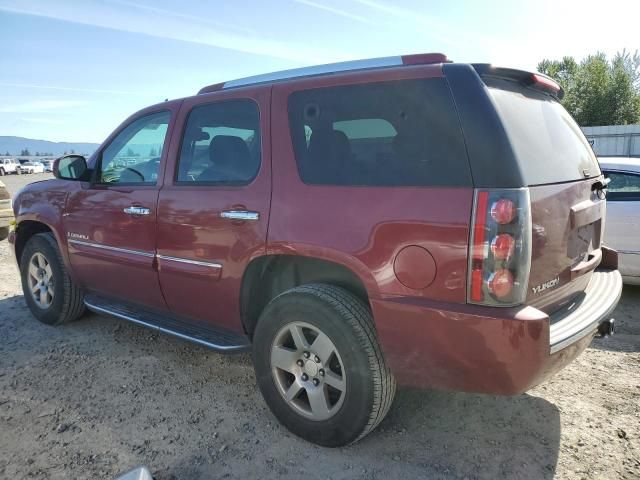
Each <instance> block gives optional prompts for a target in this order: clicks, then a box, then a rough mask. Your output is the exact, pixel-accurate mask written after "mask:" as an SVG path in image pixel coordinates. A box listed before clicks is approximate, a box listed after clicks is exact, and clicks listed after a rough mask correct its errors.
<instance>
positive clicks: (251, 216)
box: [220, 210, 260, 221]
mask: <svg viewBox="0 0 640 480" xmlns="http://www.w3.org/2000/svg"><path fill="white" fill-rule="evenodd" d="M220 216H221V217H222V218H228V219H230V220H250V221H256V220H260V212H253V211H250V210H223V211H222V212H220Z"/></svg>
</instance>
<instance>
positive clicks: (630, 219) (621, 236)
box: [598, 157, 640, 285]
mask: <svg viewBox="0 0 640 480" xmlns="http://www.w3.org/2000/svg"><path fill="white" fill-rule="evenodd" d="M598 160H599V161H600V168H601V170H602V172H603V173H604V175H605V177H607V178H609V179H610V180H611V181H610V183H609V185H608V188H607V223H606V225H605V233H604V243H605V244H606V245H608V246H610V247H611V248H614V249H615V250H617V251H618V268H619V269H620V273H621V274H622V279H623V280H624V282H625V283H629V284H634V285H640V158H633V157H600V158H599V159H598Z"/></svg>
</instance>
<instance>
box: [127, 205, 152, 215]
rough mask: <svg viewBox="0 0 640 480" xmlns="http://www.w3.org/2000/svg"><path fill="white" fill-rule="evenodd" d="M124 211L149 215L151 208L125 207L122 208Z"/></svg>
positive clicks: (129, 213)
mask: <svg viewBox="0 0 640 480" xmlns="http://www.w3.org/2000/svg"><path fill="white" fill-rule="evenodd" d="M123 212H124V213H126V214H128V215H149V214H150V213H151V209H149V208H145V207H134V206H131V207H127V208H125V209H124V210H123Z"/></svg>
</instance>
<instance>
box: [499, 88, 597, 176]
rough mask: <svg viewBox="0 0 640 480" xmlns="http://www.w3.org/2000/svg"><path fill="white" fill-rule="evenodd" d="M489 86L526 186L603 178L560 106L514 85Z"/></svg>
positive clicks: (573, 125)
mask: <svg viewBox="0 0 640 480" xmlns="http://www.w3.org/2000/svg"><path fill="white" fill-rule="evenodd" d="M489 86H490V88H489V92H490V94H491V97H492V98H493V100H494V101H495V104H496V107H497V109H498V114H499V115H500V118H501V119H502V123H503V125H504V128H505V130H506V132H507V136H508V137H509V140H510V142H511V145H512V146H513V149H514V152H515V155H516V158H517V161H518V164H519V167H520V169H521V171H522V175H523V177H524V180H525V182H526V184H528V185H540V184H545V183H558V182H570V181H575V180H582V179H584V178H589V177H597V176H598V175H600V168H599V166H598V161H597V159H596V157H595V155H594V153H593V150H592V149H591V146H590V145H589V142H588V141H587V139H586V138H585V136H584V135H583V134H582V131H581V130H580V127H578V125H577V124H576V122H575V121H574V120H573V118H572V117H571V115H569V113H568V112H567V111H566V110H565V109H564V107H563V106H562V105H560V103H558V102H557V101H556V100H554V99H552V98H551V97H549V96H548V95H545V94H543V93H538V92H535V91H533V90H530V89H524V88H522V87H519V86H518V85H517V84H515V83H514V82H509V81H502V80H494V81H492V82H491V83H489Z"/></svg>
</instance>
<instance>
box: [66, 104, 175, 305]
mask: <svg viewBox="0 0 640 480" xmlns="http://www.w3.org/2000/svg"><path fill="white" fill-rule="evenodd" d="M170 120H171V111H170V110H162V111H152V112H146V113H143V114H141V115H140V116H138V117H137V118H135V119H134V120H133V121H131V122H129V123H128V124H126V125H125V126H124V128H122V129H121V130H120V131H119V133H117V134H116V135H115V136H114V137H113V139H112V140H111V141H110V142H109V143H108V144H107V145H106V147H105V148H104V149H103V150H102V151H101V152H100V153H99V154H98V156H97V158H96V163H95V166H94V168H95V171H94V174H93V181H92V183H91V184H90V185H84V186H83V188H78V189H77V190H75V191H74V192H72V193H70V196H69V198H68V200H67V206H66V211H65V216H64V227H65V230H66V234H67V238H68V245H69V258H70V261H71V265H72V267H73V271H74V274H75V275H76V276H77V277H78V280H79V281H80V282H81V283H82V285H83V286H84V287H85V288H86V289H87V290H88V291H93V292H96V293H99V294H102V295H104V296H107V297H110V298H113V299H114V300H122V301H127V302H132V303H136V304H140V305H144V306H147V307H152V308H160V309H164V308H166V305H165V302H164V299H163V297H162V293H161V291H160V285H159V283H158V275H157V271H156V270H155V253H156V252H155V242H156V236H155V234H156V221H157V209H156V207H157V199H158V191H159V189H160V186H161V182H162V172H163V166H164V162H165V159H166V152H165V150H166V148H165V144H168V136H169V135H168V132H169V127H170V123H171V122H170Z"/></svg>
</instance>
